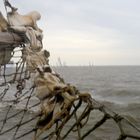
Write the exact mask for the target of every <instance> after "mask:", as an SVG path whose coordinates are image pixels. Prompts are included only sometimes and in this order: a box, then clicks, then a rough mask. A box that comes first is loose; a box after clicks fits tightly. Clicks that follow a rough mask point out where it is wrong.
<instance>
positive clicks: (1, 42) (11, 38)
mask: <svg viewBox="0 0 140 140" xmlns="http://www.w3.org/2000/svg"><path fill="white" fill-rule="evenodd" d="M21 42H23V39H22V38H21V37H20V36H18V35H17V34H15V33H10V32H0V49H1V48H5V47H11V46H13V47H17V46H19V45H20V44H21Z"/></svg>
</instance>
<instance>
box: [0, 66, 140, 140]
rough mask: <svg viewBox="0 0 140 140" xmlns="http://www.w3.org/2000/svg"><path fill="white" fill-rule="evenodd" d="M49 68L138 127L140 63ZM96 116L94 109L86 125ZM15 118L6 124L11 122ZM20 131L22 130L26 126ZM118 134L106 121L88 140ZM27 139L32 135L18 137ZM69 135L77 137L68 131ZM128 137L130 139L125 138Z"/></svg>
mask: <svg viewBox="0 0 140 140" xmlns="http://www.w3.org/2000/svg"><path fill="white" fill-rule="evenodd" d="M52 68H53V70H54V71H56V72H57V73H58V74H59V75H60V76H61V77H62V78H63V79H64V80H65V82H66V83H69V84H71V85H74V86H76V88H77V89H78V90H79V91H81V92H88V93H90V94H91V95H92V97H93V98H94V99H95V100H97V101H98V102H100V103H101V104H103V105H105V106H106V107H107V108H109V109H110V110H112V111H113V112H116V113H117V114H120V115H122V116H124V117H126V118H127V119H128V120H129V121H130V122H131V123H133V124H134V125H135V126H137V127H139V128H140V66H59V67H52ZM7 98H8V97H7ZM1 108H2V109H1ZM5 108H6V107H5ZM19 108H20V107H19ZM19 108H18V110H19ZM15 109H17V108H15ZM28 115H29V116H32V115H33V113H30V112H29V114H28ZM3 117H4V107H2V104H1V106H0V118H3ZM96 117H98V116H96V113H94V114H93V116H91V120H90V123H89V124H88V126H87V128H89V127H90V126H92V124H93V122H92V119H94V118H95V119H96ZM16 120H18V118H15V120H14V121H16ZM14 121H11V122H9V124H7V125H10V126H12V125H14ZM114 125H115V124H114ZM29 127H31V126H29ZM85 127H86V126H85ZM115 127H116V126H115ZM116 129H117V128H116ZM21 131H25V129H23V130H21ZM134 133H135V132H134ZM118 134H119V133H118V132H116V130H115V129H114V128H113V126H112V124H111V123H110V122H109V123H108V124H105V126H103V127H101V128H99V129H98V130H97V131H95V132H93V133H91V134H90V136H89V137H88V138H87V140H116V139H117V138H118V137H117V136H118ZM10 135H11V133H10V134H7V135H4V136H3V135H0V140H11V138H10V137H9V136H10ZM30 139H32V138H31V137H23V138H21V140H30ZM68 139H77V138H76V137H73V136H72V135H71V136H70V137H69V138H68ZM127 140H133V139H129V138H128V139H127Z"/></svg>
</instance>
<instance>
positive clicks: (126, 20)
mask: <svg viewBox="0 0 140 140" xmlns="http://www.w3.org/2000/svg"><path fill="white" fill-rule="evenodd" d="M9 1H10V2H11V3H12V4H13V5H14V6H15V7H18V8H19V12H20V13H21V14H26V13H27V12H29V11H32V10H37V11H39V12H40V13H41V14H42V19H41V20H40V21H39V22H38V24H39V25H40V28H42V29H43V31H44V39H43V42H44V48H45V49H47V50H49V51H50V53H51V57H50V63H51V64H53V65H55V64H56V63H57V59H58V58H59V57H60V58H61V60H62V61H65V62H66V63H67V65H89V63H90V64H91V63H93V64H94V65H140V39H139V38H140V8H139V7H140V0H9ZM2 2H3V1H2V0H1V1H0V8H1V11H2V12H5V11H4V8H3V7H4V6H3V3H2Z"/></svg>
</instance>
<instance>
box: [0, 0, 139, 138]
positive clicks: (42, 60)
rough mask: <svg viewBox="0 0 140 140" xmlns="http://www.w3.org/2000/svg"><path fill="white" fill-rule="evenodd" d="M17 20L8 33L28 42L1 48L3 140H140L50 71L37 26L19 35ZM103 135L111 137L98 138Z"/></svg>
mask: <svg viewBox="0 0 140 140" xmlns="http://www.w3.org/2000/svg"><path fill="white" fill-rule="evenodd" d="M5 4H6V6H8V7H10V8H11V9H12V11H11V12H12V14H15V13H14V12H15V11H16V10H17V9H16V8H14V7H12V6H11V4H10V3H9V2H8V1H6V3H5ZM34 14H35V13H34ZM36 14H38V13H36ZM14 20H15V19H14ZM14 20H13V19H12V17H9V18H8V21H9V23H8V24H10V27H8V28H7V31H8V32H10V33H11V34H12V33H13V32H14V33H16V34H17V35H19V36H20V37H22V38H24V42H22V43H21V44H20V45H19V46H17V47H15V46H13V45H10V46H9V45H7V46H6V47H5V46H4V47H1V48H0V64H1V68H0V139H1V140H5V139H6V140H7V138H8V136H9V137H10V139H12V140H17V139H22V140H27V139H33V140H45V139H56V140H63V139H79V140H82V139H86V138H87V139H91V138H92V139H96V140H102V139H103V140H108V139H111V140H113V139H114V140H125V139H128V140H130V139H138V140H140V129H139V128H138V127H137V126H136V125H134V124H132V123H131V122H130V121H129V120H128V119H127V118H125V117H123V116H121V115H119V114H117V113H115V112H113V111H111V110H110V109H109V108H107V107H106V106H104V105H103V104H101V103H99V102H98V101H96V100H94V99H93V98H92V97H91V95H90V93H82V92H80V91H79V90H78V89H77V88H76V87H75V86H72V85H70V84H67V83H65V81H64V79H62V78H61V77H60V76H59V74H57V73H56V72H54V71H53V70H52V68H51V67H50V66H49V61H48V57H49V52H48V51H47V50H43V47H42V36H41V34H42V31H40V29H39V28H38V27H37V26H34V25H32V26H31V25H28V26H26V27H25V26H22V30H21V28H20V29H19V27H18V26H17V25H15V23H14ZM11 22H12V23H11ZM11 31H12V32H11ZM0 46H3V45H0ZM9 61H11V62H12V67H10V66H9V65H10V64H9ZM109 126H111V127H109ZM103 129H104V131H105V133H107V134H108V136H107V135H106V136H104V135H102V134H101V133H100V132H101V130H103Z"/></svg>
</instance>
